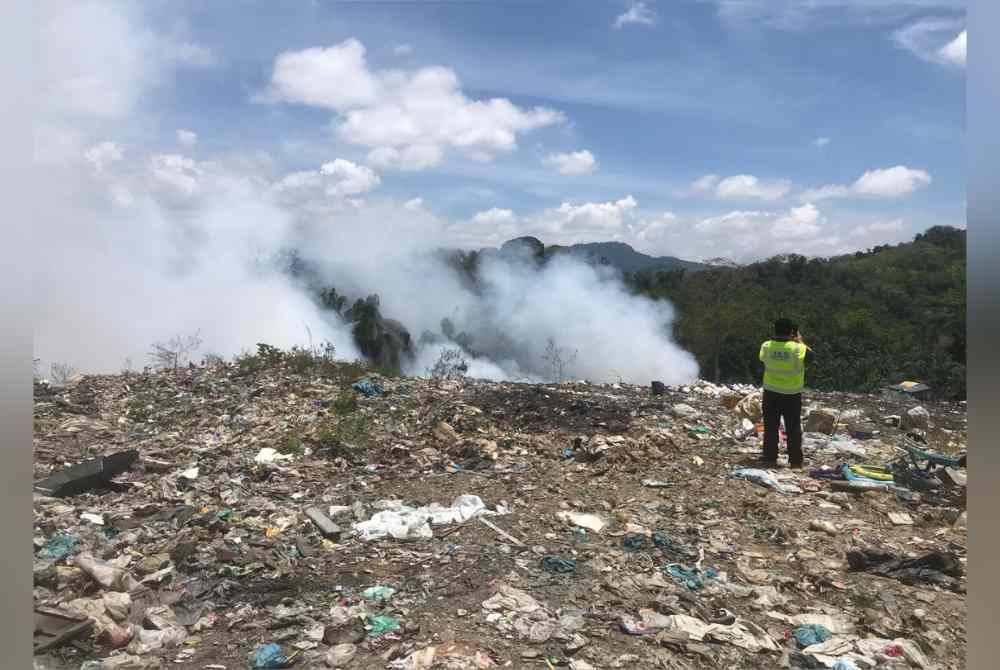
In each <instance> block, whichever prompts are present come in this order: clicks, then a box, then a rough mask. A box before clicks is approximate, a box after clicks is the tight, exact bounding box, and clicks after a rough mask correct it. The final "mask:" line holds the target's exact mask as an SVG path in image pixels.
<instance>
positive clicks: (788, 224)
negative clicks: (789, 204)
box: [771, 203, 821, 239]
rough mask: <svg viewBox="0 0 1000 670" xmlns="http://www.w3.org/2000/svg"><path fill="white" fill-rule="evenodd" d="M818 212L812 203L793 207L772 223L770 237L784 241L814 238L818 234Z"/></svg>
mask: <svg viewBox="0 0 1000 670" xmlns="http://www.w3.org/2000/svg"><path fill="white" fill-rule="evenodd" d="M820 223H821V218H820V213H819V210H818V209H817V208H816V206H815V205H813V204H812V203H806V204H804V205H802V206H801V207H793V208H792V209H791V210H790V211H789V212H788V213H787V214H785V215H784V216H782V217H780V218H779V219H778V220H777V221H775V222H774V226H773V227H772V228H771V235H772V236H774V237H781V238H785V239H800V238H804V237H815V236H816V235H818V234H819V232H820V226H819V224H820Z"/></svg>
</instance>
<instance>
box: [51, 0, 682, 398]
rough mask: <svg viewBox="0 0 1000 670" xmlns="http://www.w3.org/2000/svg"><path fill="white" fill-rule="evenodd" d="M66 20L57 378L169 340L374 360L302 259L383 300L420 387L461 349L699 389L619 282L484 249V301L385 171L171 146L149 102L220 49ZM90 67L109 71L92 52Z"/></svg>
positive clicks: (509, 374)
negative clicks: (310, 349) (393, 193)
mask: <svg viewBox="0 0 1000 670" xmlns="http://www.w3.org/2000/svg"><path fill="white" fill-rule="evenodd" d="M61 6H62V10H61V11H60V12H56V11H54V10H53V11H49V12H47V13H46V14H45V16H44V24H45V26H46V29H45V30H44V31H43V36H42V40H41V42H40V52H41V55H42V57H43V58H42V60H43V62H44V63H45V64H46V67H45V68H44V69H43V70H42V73H41V74H42V80H41V82H40V86H41V89H42V90H43V91H44V92H45V96H44V102H43V105H42V106H41V108H40V110H39V116H38V118H37V121H36V129H35V150H36V154H35V164H36V166H37V167H38V169H40V170H41V171H42V173H43V174H44V175H45V178H46V182H47V184H48V185H49V193H48V197H47V198H46V199H45V200H44V201H43V202H41V203H39V212H38V217H39V224H40V225H39V226H38V230H39V231H40V234H39V235H38V238H37V252H38V255H37V262H36V265H35V267H36V273H35V276H34V282H35V289H36V295H37V300H36V305H37V312H36V314H35V357H36V358H38V359H41V360H40V366H39V367H40V372H41V373H42V374H46V373H47V372H48V370H49V369H50V367H51V366H52V364H63V365H68V366H72V367H74V368H76V369H77V370H79V371H81V372H119V371H120V370H121V369H122V368H124V367H132V368H133V369H141V368H142V367H144V366H145V365H148V364H150V363H151V359H150V351H151V350H152V349H153V348H154V346H155V344H157V343H163V342H168V341H169V340H170V339H171V338H176V337H180V338H189V337H194V336H195V335H196V336H197V339H198V340H199V341H200V347H199V349H198V351H197V352H192V353H193V359H194V360H198V359H199V358H201V357H202V356H204V355H207V354H214V355H219V356H222V357H226V358H228V357H232V356H234V355H236V354H239V353H240V352H242V351H252V350H254V349H255V347H256V345H257V343H267V344H270V345H273V346H277V347H280V348H283V349H287V348H289V347H291V346H296V345H299V346H309V345H310V344H311V345H313V346H317V345H319V344H321V343H323V342H330V343H332V344H333V345H334V346H335V348H336V355H337V357H338V358H341V359H348V360H350V359H356V358H359V357H362V355H363V353H364V352H363V351H362V347H360V346H359V345H358V341H357V338H356V337H355V336H354V334H353V333H352V324H351V323H350V319H346V320H345V318H344V314H337V313H336V312H335V311H333V310H330V309H327V308H325V306H324V305H321V304H320V302H319V301H318V300H317V296H316V292H315V291H314V290H313V289H315V287H309V286H306V285H304V284H303V282H302V281H301V280H300V279H297V278H296V277H294V276H292V274H291V273H289V272H288V267H287V266H286V265H283V264H282V259H283V258H287V254H288V253H289V252H294V253H295V254H297V255H298V256H299V257H300V258H302V259H304V260H305V261H306V262H307V263H308V264H309V266H310V268H311V269H312V270H313V271H314V272H315V273H316V274H317V275H318V276H319V277H321V279H322V281H323V283H324V284H325V285H326V286H329V287H333V288H335V289H336V290H337V291H338V294H339V295H342V296H345V297H346V298H347V299H348V301H349V304H350V303H353V302H354V301H356V300H358V299H363V298H365V297H366V296H369V295H373V294H377V295H378V296H379V299H380V304H379V306H378V309H379V312H380V314H381V315H382V316H383V317H385V319H391V320H396V321H398V322H399V324H401V326H400V328H399V330H400V332H402V330H404V329H405V331H406V332H407V333H408V334H409V336H410V339H411V341H412V355H411V354H410V353H408V354H407V355H406V356H404V357H403V358H402V359H401V360H400V366H401V367H402V371H403V372H405V373H409V374H425V373H426V371H427V368H428V367H430V366H431V365H433V363H434V361H436V360H437V359H438V357H439V356H440V354H441V352H442V351H443V350H445V349H455V348H460V349H462V351H463V357H464V358H465V359H466V360H467V364H468V373H469V374H470V375H471V376H475V377H483V378H491V379H524V380H541V379H550V378H552V377H553V374H558V375H559V376H565V377H566V378H589V379H592V380H595V381H601V380H611V381H616V380H618V379H619V378H620V379H622V380H623V381H641V382H643V383H646V382H648V381H649V379H651V378H658V379H661V380H663V381H665V382H668V383H671V382H681V381H686V380H690V379H692V378H694V377H695V376H696V375H697V366H696V364H695V362H694V359H693V358H692V357H691V356H690V355H689V354H687V353H686V352H684V351H682V350H681V349H680V348H678V347H677V346H676V345H674V344H673V343H672V342H671V339H670V336H669V332H670V321H671V319H672V310H671V308H670V306H669V305H668V304H666V303H663V302H652V301H649V300H647V299H644V298H639V297H633V296H630V295H629V294H628V293H627V292H626V291H625V290H624V287H623V285H622V283H621V281H619V280H618V279H617V278H616V277H614V276H611V275H610V274H608V271H607V270H606V269H601V268H594V267H590V266H588V265H586V264H583V263H581V262H578V261H573V260H570V259H565V258H563V259H552V260H550V261H549V262H546V263H544V264H538V263H532V262H527V261H525V260H524V259H517V258H510V257H507V256H502V255H497V254H493V255H490V254H483V255H482V256H481V257H480V263H479V267H478V269H477V273H476V274H477V280H476V282H475V283H476V285H475V286H474V287H470V286H469V281H468V277H464V278H463V277H462V276H461V273H460V272H458V271H457V270H456V269H455V268H454V267H453V266H452V265H450V264H449V263H448V262H447V260H446V259H445V258H444V256H443V255H442V254H441V253H440V249H442V248H455V247H457V246H462V247H464V248H467V249H468V248H471V247H472V246H473V245H472V242H474V240H475V238H476V236H477V233H475V232H470V231H469V230H468V229H467V227H468V225H469V224H459V223H456V222H451V221H446V220H444V219H442V218H441V217H439V216H437V215H435V214H434V213H433V212H431V211H430V210H429V209H428V208H427V207H425V206H423V204H422V203H421V201H420V200H419V199H414V200H411V201H408V202H406V203H397V202H393V201H391V200H389V199H385V198H380V197H377V193H378V192H377V189H378V188H379V186H380V184H381V181H382V177H381V176H380V175H378V174H376V173H375V172H374V171H373V170H371V169H370V168H368V167H365V166H363V165H359V164H355V163H353V162H351V161H348V160H344V159H340V158H337V157H336V156H331V157H330V160H329V161H327V162H325V163H322V164H321V165H320V166H317V167H315V168H313V169H305V170H300V171H298V172H288V170H286V169H279V168H277V167H276V166H275V164H274V162H273V161H272V159H271V158H270V157H269V156H267V155H263V154H261V155H257V154H247V153H245V154H234V155H228V154H222V153H218V152H217V153H216V154H215V155H213V156H211V157H209V156H208V155H207V153H206V152H207V150H206V149H204V148H203V147H204V146H205V142H204V141H203V140H207V139H208V138H206V137H204V135H202V137H201V139H197V136H195V137H194V138H192V137H191V136H190V134H188V135H184V134H181V133H176V137H175V133H170V134H169V137H170V142H171V144H166V145H164V144H159V143H157V142H156V141H155V138H154V135H153V134H152V133H151V130H150V129H151V127H153V126H155V124H156V123H159V121H157V119H158V118H159V117H158V112H157V110H155V109H150V108H146V107H144V104H145V102H144V101H145V100H146V99H147V98H148V94H149V92H150V91H152V90H154V89H155V87H156V86H157V85H158V82H163V81H166V80H167V78H168V77H169V76H170V75H172V74H174V73H176V72H179V71H180V70H182V69H185V68H187V69H190V68H199V67H206V66H208V65H209V64H210V63H211V62H212V58H211V54H210V53H209V52H208V51H204V53H203V52H202V51H197V53H195V52H193V51H192V47H191V45H190V44H188V43H187V42H186V41H185V40H186V38H184V36H183V35H180V34H178V35H171V36H164V35H159V36H157V35H158V33H155V31H154V32H150V31H148V30H146V29H144V27H143V26H144V23H145V22H146V21H147V19H148V17H145V16H144V15H143V12H142V11H140V10H139V8H138V7H133V6H131V5H127V6H117V5H115V6H113V7H111V6H109V7H107V8H105V7H103V6H99V5H86V4H84V5H76V4H72V3H63V5H61ZM79 26H86V27H87V30H81V29H79ZM140 38H141V39H140ZM70 47H72V48H70ZM88 53H91V54H93V53H98V54H101V55H102V58H100V59H97V58H82V59H81V58H78V57H76V56H75V55H76V54H88ZM195 56H197V57H195ZM84 81H85V82H87V83H88V86H87V87H86V88H85V89H80V88H79V82H84ZM74 86H75V87H76V88H74ZM66 91H73V92H74V94H73V95H67V94H66ZM153 122H155V123H153ZM151 124H152V125H151ZM185 133H190V131H185ZM144 145H145V146H144ZM463 226H464V227H465V228H466V229H463ZM482 232H483V233H484V234H488V233H489V232H491V231H482ZM557 241H558V240H546V242H557ZM444 319H448V322H447V323H448V324H450V325H449V326H448V330H449V332H451V330H452V329H453V333H452V335H451V336H449V335H448V333H445V332H443V325H442V324H443V320H444ZM553 352H554V353H555V354H557V356H556V358H558V359H559V360H558V361H555V363H557V364H554V362H553V356H552V355H551V354H553Z"/></svg>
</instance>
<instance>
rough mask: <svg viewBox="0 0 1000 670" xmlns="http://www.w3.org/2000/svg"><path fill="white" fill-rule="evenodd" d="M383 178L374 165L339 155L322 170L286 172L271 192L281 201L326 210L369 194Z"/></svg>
mask: <svg viewBox="0 0 1000 670" xmlns="http://www.w3.org/2000/svg"><path fill="white" fill-rule="evenodd" d="M381 181H382V180H381V178H380V177H379V176H378V175H377V174H375V172H374V171H372V170H371V168H368V167H365V166H363V165H357V164H355V163H352V162H351V161H348V160H344V159H343V158H338V159H336V160H333V161H331V162H328V163H324V164H323V165H321V166H320V168H319V169H318V170H303V171H300V172H293V173H292V174H289V175H286V176H285V177H283V178H282V179H280V180H279V181H278V182H277V183H275V184H274V185H273V186H272V187H271V189H270V192H271V195H272V196H274V197H275V198H276V199H277V200H278V201H279V202H281V203H284V204H287V205H295V206H297V207H300V208H303V209H306V210H311V211H316V212H322V211H326V210H331V209H332V210H337V209H340V208H342V206H343V205H344V204H345V202H347V199H348V198H349V197H351V196H359V195H362V194H365V193H368V192H370V191H372V190H373V189H375V188H376V187H377V186H378V185H379V184H380V183H381Z"/></svg>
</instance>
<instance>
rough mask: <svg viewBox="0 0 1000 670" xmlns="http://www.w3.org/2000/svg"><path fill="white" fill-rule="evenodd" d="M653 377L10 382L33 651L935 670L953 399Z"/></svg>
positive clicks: (954, 623) (949, 573) (58, 663)
mask: <svg viewBox="0 0 1000 670" xmlns="http://www.w3.org/2000/svg"><path fill="white" fill-rule="evenodd" d="M654 388H655V391H656V392H655V393H654V392H653V391H652V390H651V387H650V385H643V386H633V385H628V384H596V383H587V382H582V381H581V382H572V383H563V384H548V385H545V384H517V383H496V382H486V381H476V380H468V379H460V380H443V381H442V380H431V379H417V378H393V377H385V376H382V375H379V374H375V373H374V372H373V371H371V370H368V369H364V368H362V367H361V366H359V365H357V364H346V363H345V364H342V365H340V364H338V365H337V366H332V367H331V366H327V367H326V368H324V369H322V370H318V369H311V368H308V366H295V365H293V364H291V363H289V362H288V361H287V360H285V361H282V360H281V359H280V358H278V357H275V358H274V359H273V360H270V361H269V362H268V363H267V364H266V365H265V364H249V363H246V362H244V363H240V364H237V363H231V364H230V363H221V362H214V363H212V364H205V365H200V366H189V367H186V368H182V369H178V370H168V371H162V372H143V373H131V374H127V375H118V376H85V377H82V378H76V379H74V380H72V381H71V382H70V383H68V384H67V385H66V386H64V387H54V386H50V385H47V384H44V383H41V384H36V388H35V427H36V430H35V438H34V450H35V478H36V493H35V500H34V551H35V558H34V584H35V587H34V604H35V610H36V611H35V620H36V633H35V645H36V656H35V665H36V668H52V669H62V668H73V669H74V670H75V669H83V670H110V669H115V670H147V669H149V670H153V669H157V668H167V667H176V668H201V669H210V670H224V669H225V670H233V669H236V668H241V669H242V668H283V667H301V668H321V667H334V668H389V669H396V670H418V669H419V670H424V669H432V668H494V667H496V668H500V667H510V668H522V667H523V668H533V667H538V668H554V667H568V668H575V669H576V670H586V669H588V668H702V667H713V668H761V667H768V668H771V667H774V668H840V669H844V668H922V669H929V668H937V669H941V670H944V669H951V668H955V669H957V668H964V657H965V644H966V632H965V618H966V604H965V588H966V577H965V563H966V546H967V531H966V512H965V473H966V461H965V450H966V435H967V431H966V412H965V406H964V404H960V403H946V402H927V401H922V402H919V403H918V401H917V400H916V399H915V398H910V397H907V396H904V395H901V394H895V395H894V396H892V397H890V396H868V395H857V394H844V393H836V394H834V393H817V392H809V391H807V392H806V394H805V398H804V405H805V407H804V410H803V419H804V425H805V426H806V427H807V428H808V432H807V433H806V434H805V439H804V450H805V454H806V468H805V469H803V470H790V469H788V468H787V467H784V466H779V467H777V468H771V469H762V468H761V467H760V466H759V464H757V463H756V462H755V459H756V457H757V456H758V455H759V454H760V451H761V446H760V439H761V435H760V433H759V432H758V424H759V422H760V416H759V413H760V404H759V392H758V391H757V389H755V388H754V387H748V386H724V385H715V384H711V383H708V382H704V381H699V382H697V383H694V384H691V385H689V386H683V387H679V388H677V387H670V386H664V385H659V386H656V387H654ZM755 394H757V395H756V396H755ZM782 461H784V455H782Z"/></svg>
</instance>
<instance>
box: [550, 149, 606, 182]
mask: <svg viewBox="0 0 1000 670" xmlns="http://www.w3.org/2000/svg"><path fill="white" fill-rule="evenodd" d="M543 162H544V163H545V165H548V166H549V167H553V168H555V169H556V170H557V171H558V172H559V174H564V175H569V176H576V175H582V174H590V173H591V172H593V171H594V169H595V168H596V167H597V161H596V160H595V159H594V154H592V153H590V152H589V151H587V150H586V149H584V150H582V151H574V152H572V153H562V154H549V155H548V156H546V157H545V159H544V160H543Z"/></svg>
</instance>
